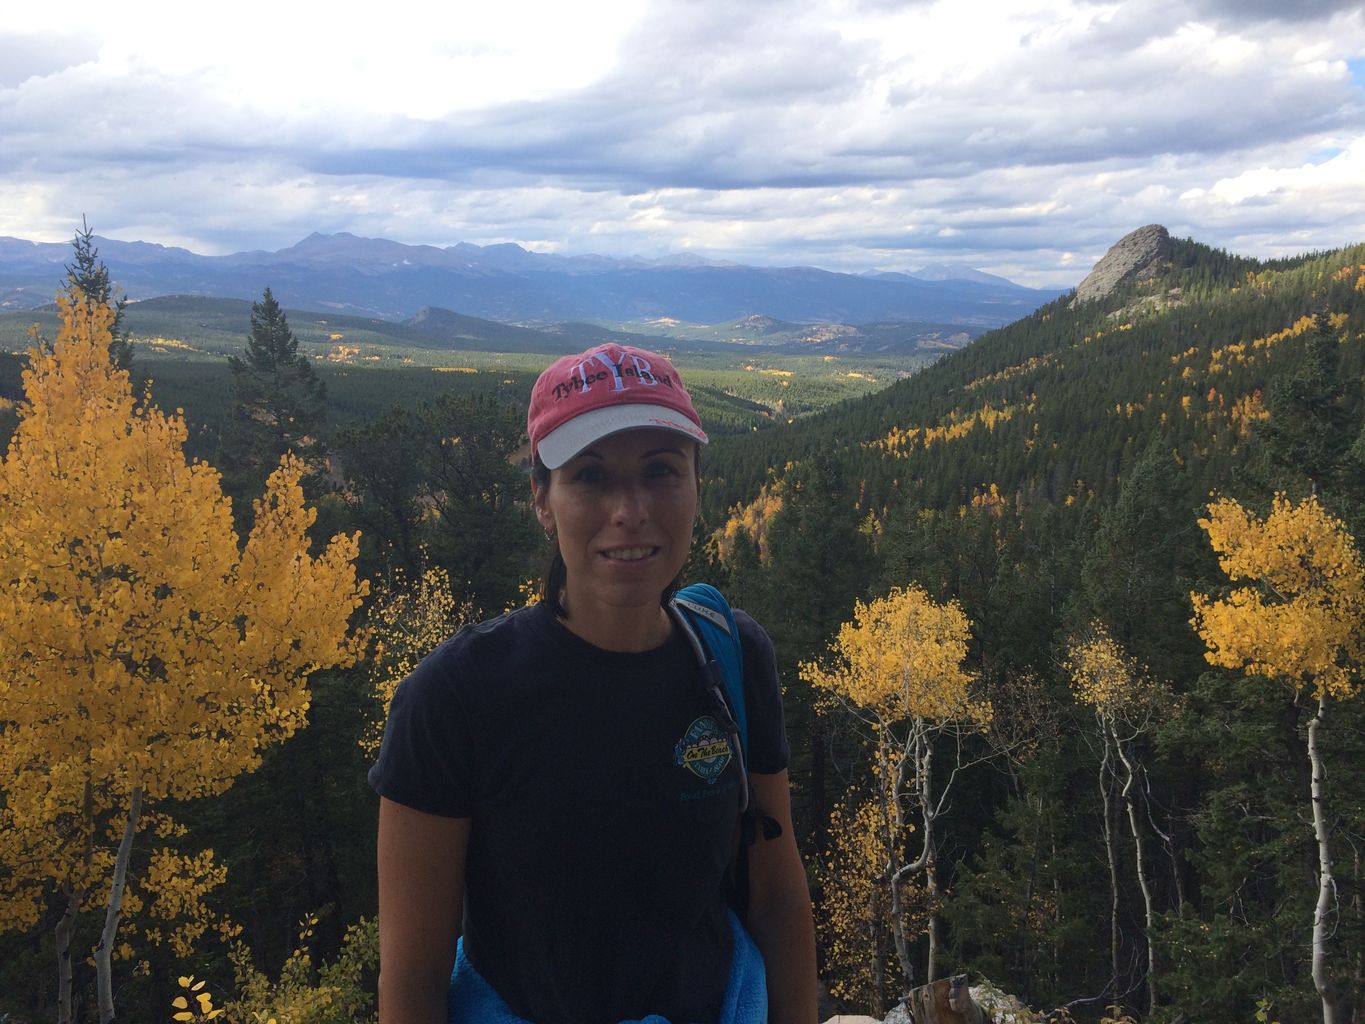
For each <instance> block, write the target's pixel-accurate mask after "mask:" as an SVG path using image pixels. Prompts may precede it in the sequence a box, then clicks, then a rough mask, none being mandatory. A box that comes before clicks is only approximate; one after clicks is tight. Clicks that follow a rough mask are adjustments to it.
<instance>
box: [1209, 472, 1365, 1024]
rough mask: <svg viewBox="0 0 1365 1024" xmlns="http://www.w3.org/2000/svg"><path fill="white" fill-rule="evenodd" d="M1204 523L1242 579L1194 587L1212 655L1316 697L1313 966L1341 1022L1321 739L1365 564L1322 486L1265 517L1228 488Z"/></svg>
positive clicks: (1355, 650) (1337, 688)
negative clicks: (1220, 589) (1207, 591)
mask: <svg viewBox="0 0 1365 1024" xmlns="http://www.w3.org/2000/svg"><path fill="white" fill-rule="evenodd" d="M1199 525H1200V526H1202V527H1203V528H1204V531H1205V532H1206V533H1207V534H1208V537H1209V543H1210V544H1212V545H1213V549H1214V551H1216V552H1217V553H1218V563H1219V566H1220V567H1221V568H1222V570H1223V572H1224V573H1225V574H1226V575H1227V577H1228V578H1229V579H1230V580H1232V581H1233V582H1243V583H1244V584H1245V585H1243V586H1241V587H1238V588H1236V589H1234V590H1232V591H1231V592H1230V593H1229V594H1228V595H1227V596H1226V597H1223V598H1213V597H1210V596H1207V595H1204V594H1198V593H1194V594H1191V595H1190V597H1191V600H1192V601H1193V602H1194V618H1193V619H1192V620H1191V622H1192V624H1193V625H1194V627H1195V630H1196V631H1197V632H1198V633H1199V636H1200V638H1201V639H1202V640H1203V641H1204V644H1205V646H1206V647H1207V648H1208V652H1207V654H1206V657H1207V659H1208V660H1209V662H1210V663H1212V664H1214V665H1218V666H1221V667H1223V668H1232V669H1241V670H1242V671H1243V672H1244V673H1245V674H1246V675H1248V676H1262V677H1267V678H1270V679H1279V680H1281V681H1283V682H1285V683H1287V684H1289V685H1290V686H1292V687H1293V689H1294V692H1295V695H1296V698H1297V696H1299V695H1302V694H1303V693H1304V692H1305V691H1307V692H1308V694H1309V695H1311V697H1312V698H1313V699H1314V700H1315V701H1316V704H1317V706H1316V709H1315V711H1314V714H1313V716H1312V717H1311V718H1310V719H1309V720H1308V730H1307V738H1306V745H1307V753H1308V761H1309V766H1310V769H1311V771H1312V783H1311V786H1312V793H1311V796H1312V800H1311V803H1312V808H1311V809H1312V822H1313V838H1314V841H1315V843H1316V845H1317V854H1318V898H1317V904H1316V906H1315V907H1314V911H1313V938H1312V974H1313V986H1314V988H1315V989H1316V990H1317V992H1318V996H1319V997H1320V998H1321V1000H1322V1018H1323V1021H1324V1024H1341V1022H1343V1021H1344V1020H1345V1019H1346V1013H1347V1010H1346V1008H1345V1006H1344V1000H1343V995H1342V991H1341V987H1340V985H1339V984H1338V982H1337V981H1336V980H1335V979H1334V977H1333V970H1332V967H1333V963H1332V962H1333V959H1334V953H1335V950H1334V948H1333V947H1334V942H1333V931H1334V928H1333V917H1334V915H1335V913H1336V911H1337V906H1336V903H1337V892H1336V879H1335V877H1334V875H1333V870H1332V847H1331V829H1330V828H1329V825H1328V822H1329V821H1330V815H1329V814H1328V812H1327V809H1326V806H1325V804H1326V799H1327V794H1326V791H1325V784H1326V778H1327V773H1326V768H1325V766H1324V763H1323V757H1322V749H1321V746H1320V743H1321V733H1322V726H1323V722H1324V720H1325V718H1326V714H1327V706H1328V698H1331V697H1335V698H1337V699H1338V700H1344V699H1347V698H1349V697H1353V696H1355V695H1356V694H1357V693H1359V691H1360V665H1361V659H1362V656H1365V565H1362V562H1361V557H1360V552H1359V551H1358V550H1357V548H1356V545H1355V541H1354V540H1353V538H1352V537H1351V535H1350V533H1349V532H1347V530H1346V527H1345V526H1344V525H1343V524H1342V522H1341V521H1340V520H1338V519H1336V518H1335V517H1333V516H1331V515H1330V514H1328V513H1327V512H1326V511H1325V510H1324V509H1323V507H1322V506H1321V504H1319V502H1318V500H1317V498H1316V497H1315V496H1310V497H1308V498H1305V499H1304V500H1303V501H1301V502H1299V503H1298V504H1293V503H1291V502H1290V501H1289V499H1288V498H1287V497H1285V496H1284V495H1283V494H1277V495H1276V496H1275V498H1274V501H1273V503H1272V507H1271V511H1270V514H1269V515H1268V516H1267V517H1266V518H1265V519H1261V518H1259V517H1258V516H1256V515H1255V514H1253V513H1251V512H1249V511H1247V510H1246V509H1244V508H1243V507H1242V506H1241V505H1240V504H1238V503H1237V502H1236V501H1234V500H1232V499H1230V498H1222V499H1219V500H1218V501H1215V502H1213V503H1212V504H1211V505H1209V507H1208V517H1207V518H1206V519H1201V520H1200V521H1199Z"/></svg>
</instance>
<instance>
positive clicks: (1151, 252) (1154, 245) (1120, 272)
mask: <svg viewBox="0 0 1365 1024" xmlns="http://www.w3.org/2000/svg"><path fill="white" fill-rule="evenodd" d="M1170 255H1171V234H1170V232H1169V231H1167V230H1166V229H1165V228H1164V227H1162V226H1161V225H1160V224H1148V225H1147V226H1146V227H1141V228H1138V229H1137V230H1136V231H1130V232H1129V233H1128V234H1126V235H1124V236H1123V237H1122V238H1120V239H1119V240H1118V241H1117V242H1115V243H1114V244H1113V246H1111V247H1110V249H1109V251H1108V252H1107V253H1105V254H1104V257H1103V258H1102V259H1101V260H1100V261H1099V262H1098V263H1096V264H1095V269H1094V270H1092V271H1090V273H1089V274H1087V275H1086V276H1085V280H1084V281H1082V282H1081V283H1080V284H1079V285H1078V286H1077V288H1076V297H1075V298H1074V299H1072V300H1071V308H1072V309H1075V308H1076V307H1077V306H1078V305H1080V304H1081V303H1082V302H1089V301H1091V300H1092V299H1102V298H1104V297H1105V296H1106V295H1108V294H1109V293H1110V292H1112V291H1113V290H1114V289H1115V288H1117V287H1118V286H1119V285H1120V284H1122V283H1123V282H1125V281H1146V280H1149V279H1150V278H1152V277H1154V276H1156V274H1157V273H1159V272H1160V271H1161V270H1162V269H1163V268H1164V267H1165V266H1166V264H1167V263H1168V262H1169V260H1170Z"/></svg>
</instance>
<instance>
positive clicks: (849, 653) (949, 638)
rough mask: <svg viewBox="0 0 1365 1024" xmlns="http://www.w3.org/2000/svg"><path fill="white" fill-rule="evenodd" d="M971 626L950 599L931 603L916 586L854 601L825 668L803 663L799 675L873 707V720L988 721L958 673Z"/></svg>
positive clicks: (965, 675)
mask: <svg viewBox="0 0 1365 1024" xmlns="http://www.w3.org/2000/svg"><path fill="white" fill-rule="evenodd" d="M969 636H970V626H969V623H968V621H967V616H966V615H965V614H964V613H963V611H962V608H961V606H959V605H958V603H957V602H956V601H948V602H946V603H945V604H938V603H936V602H935V601H933V600H932V599H931V598H930V597H929V595H928V594H927V593H925V591H924V590H923V589H922V588H920V587H917V586H913V585H912V586H909V587H905V588H897V589H896V590H893V591H891V593H890V594H888V595H887V596H886V597H881V598H877V599H876V600H875V601H871V602H869V603H864V602H862V601H858V602H856V604H855V605H854V611H853V621H851V622H845V623H844V624H843V625H842V626H840V627H839V635H838V637H837V638H836V639H835V641H834V643H833V644H832V645H831V653H832V655H833V665H832V667H830V668H826V667H824V666H821V665H818V664H815V663H811V662H807V663H805V664H803V665H802V666H801V678H803V679H805V680H807V681H808V682H810V683H811V684H812V685H814V686H816V687H819V688H821V689H826V690H830V691H833V692H836V693H838V694H841V695H843V696H844V697H846V698H848V699H849V700H851V701H852V702H853V703H855V704H858V705H861V706H863V707H865V708H869V709H871V710H873V711H874V712H875V713H876V714H877V716H878V717H879V718H884V719H886V720H891V721H895V720H900V719H904V718H909V717H915V718H929V719H935V720H939V721H970V722H976V723H979V724H983V725H984V724H985V723H987V722H989V721H990V716H991V708H990V704H989V703H987V702H977V701H973V700H972V699H971V698H970V697H969V695H968V687H969V686H970V685H971V683H972V682H973V680H974V677H973V675H972V674H971V673H970V672H967V671H966V670H964V669H963V668H962V662H963V661H964V660H965V659H966V657H967V641H968V638H969Z"/></svg>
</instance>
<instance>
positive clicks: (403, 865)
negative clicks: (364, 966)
mask: <svg viewBox="0 0 1365 1024" xmlns="http://www.w3.org/2000/svg"><path fill="white" fill-rule="evenodd" d="M468 845H469V819H468V818H443V817H440V816H439V815H435V814H427V813H425V812H423V811H418V810H414V809H413V808H411V807H406V806H404V805H403V804H400V803H395V802H394V801H392V800H387V799H384V798H382V797H381V798H380V801H379V1020H380V1024H445V1021H446V1016H447V1012H448V1011H447V1007H446V998H447V997H446V991H447V986H448V985H449V984H450V971H451V968H452V967H453V966H454V963H455V940H456V939H457V938H458V937H459V934H460V924H461V918H462V914H463V911H464V867H465V851H466V849H467V847H468Z"/></svg>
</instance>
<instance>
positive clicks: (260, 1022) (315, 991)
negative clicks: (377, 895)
mask: <svg viewBox="0 0 1365 1024" xmlns="http://www.w3.org/2000/svg"><path fill="white" fill-rule="evenodd" d="M317 923H318V919H317V917H316V916H312V915H310V916H309V917H306V918H304V919H303V920H302V921H300V922H299V932H298V944H297V945H296V946H295V947H294V950H293V952H292V953H290V955H289V957H288V959H286V960H285V962H284V966H283V967H282V968H281V969H280V972H279V976H278V978H277V979H276V980H274V981H271V980H270V978H268V977H267V976H266V975H265V974H264V973H262V972H261V971H260V970H259V969H258V968H257V967H256V965H255V964H254V963H253V962H252V960H251V954H250V952H249V951H248V950H247V948H246V947H245V946H243V945H241V944H237V945H234V947H233V949H232V953H231V954H230V957H229V959H231V961H232V968H233V975H234V980H235V982H236V988H237V995H236V998H234V999H233V1000H231V1001H230V1002H229V1003H228V1005H227V1010H228V1019H229V1020H230V1021H232V1022H233V1024H238V1022H240V1024H274V1022H276V1021H278V1024H336V1022H338V1021H346V1022H348V1024H370V1022H372V1021H373V1020H374V1017H373V1015H372V1014H371V1012H370V1010H371V1007H372V1005H373V996H372V995H371V978H370V975H371V974H372V972H373V970H374V968H375V967H376V966H378V963H379V929H378V927H377V924H376V922H375V921H373V920H366V919H364V918H362V919H361V920H360V921H359V923H357V924H353V925H351V926H350V927H349V928H347V929H346V934H345V936H344V937H343V939H342V945H341V951H340V952H339V953H338V954H337V958H336V960H335V961H333V962H332V963H327V964H321V965H317V964H315V963H314V961H313V955H312V951H311V944H312V938H313V928H314V926H315V925H316V924H317Z"/></svg>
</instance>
